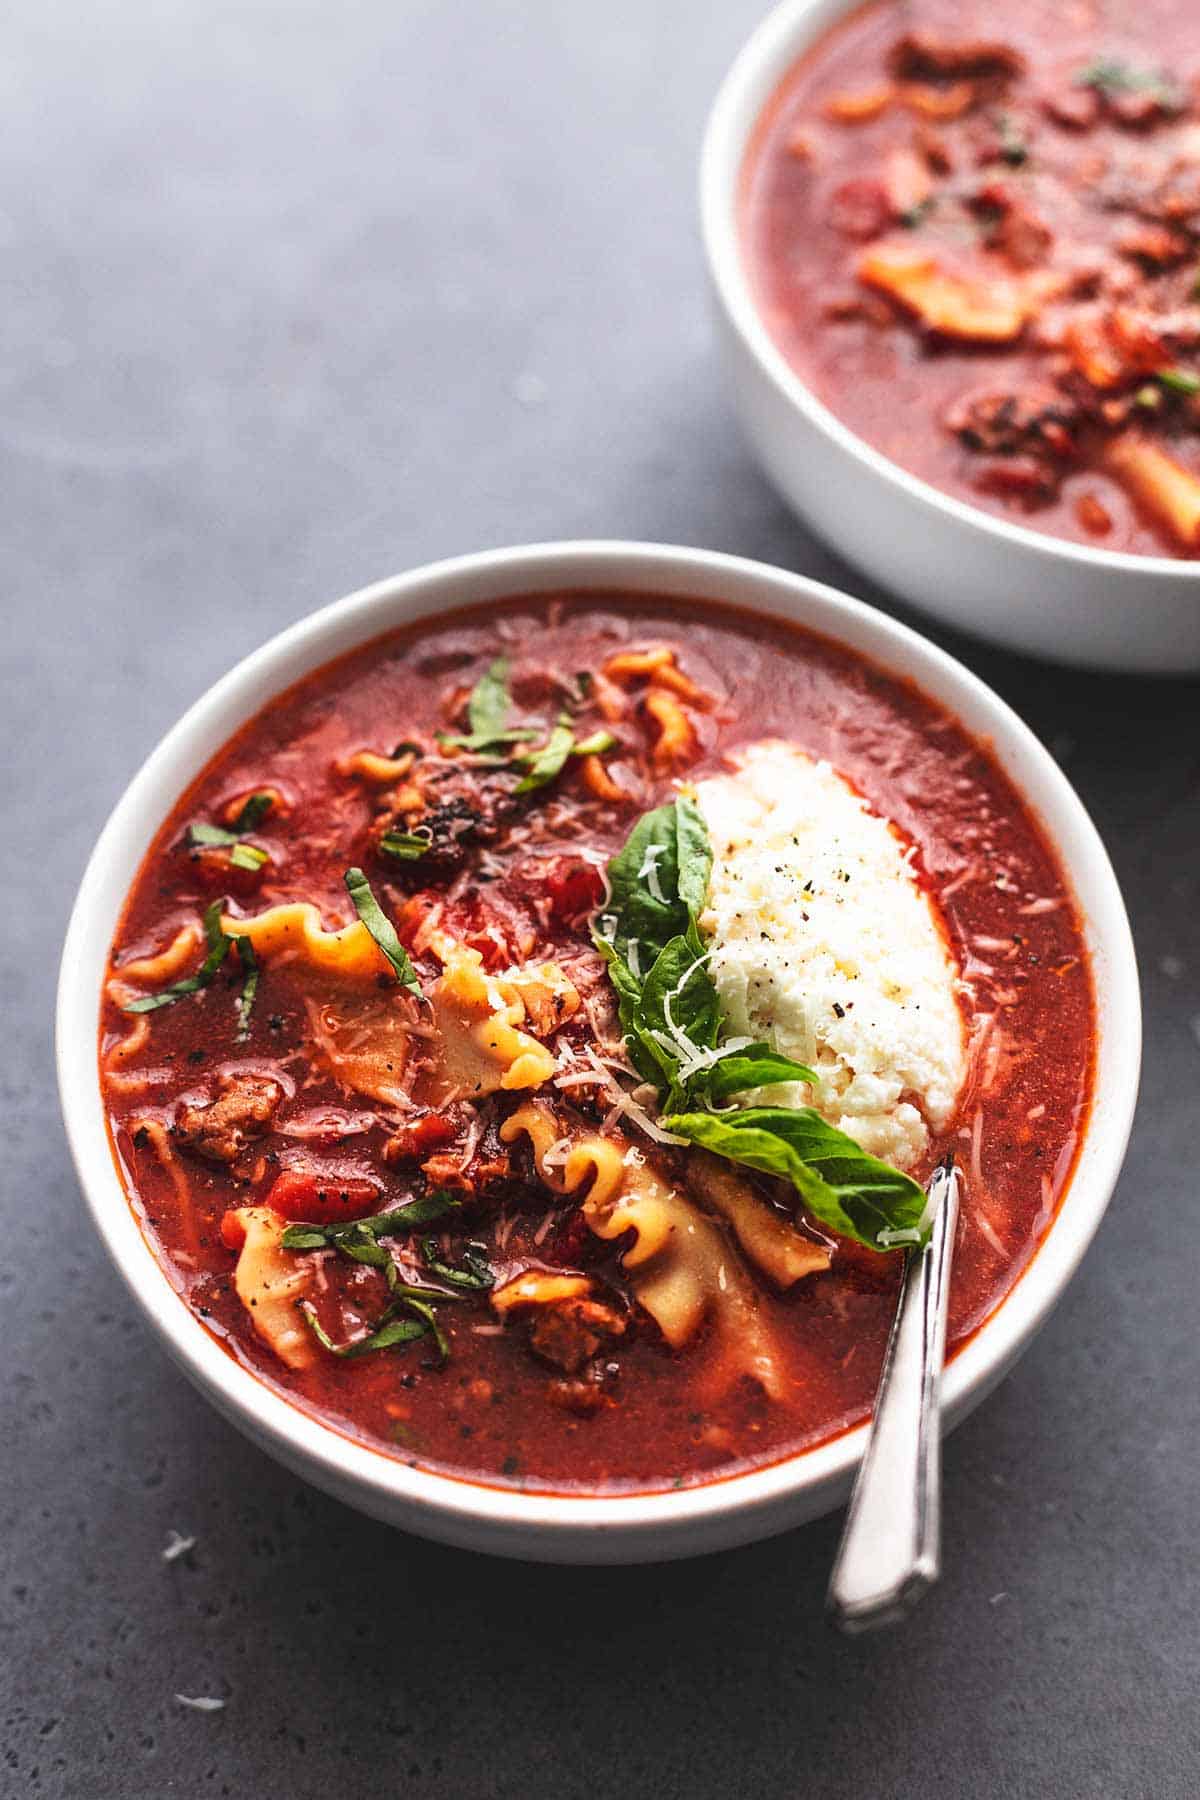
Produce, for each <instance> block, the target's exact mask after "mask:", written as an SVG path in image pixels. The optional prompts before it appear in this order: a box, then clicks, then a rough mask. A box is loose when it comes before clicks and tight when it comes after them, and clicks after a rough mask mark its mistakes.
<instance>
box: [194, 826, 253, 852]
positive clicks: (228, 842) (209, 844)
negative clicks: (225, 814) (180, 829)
mask: <svg viewBox="0 0 1200 1800" xmlns="http://www.w3.org/2000/svg"><path fill="white" fill-rule="evenodd" d="M187 837H188V843H189V844H191V845H193V846H194V847H195V848H196V849H201V850H231V849H232V848H233V846H234V845H235V844H240V843H241V839H240V838H239V837H238V834H237V832H236V831H227V830H226V828H225V826H224V825H206V824H204V823H203V822H201V823H200V824H198V825H189V826H188V831H187Z"/></svg>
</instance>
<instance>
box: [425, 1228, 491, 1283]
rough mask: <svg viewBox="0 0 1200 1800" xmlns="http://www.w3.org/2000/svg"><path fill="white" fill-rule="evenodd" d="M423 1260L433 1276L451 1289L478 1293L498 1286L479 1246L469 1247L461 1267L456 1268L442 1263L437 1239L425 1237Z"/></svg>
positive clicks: (472, 1245) (464, 1252)
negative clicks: (467, 1289)
mask: <svg viewBox="0 0 1200 1800" xmlns="http://www.w3.org/2000/svg"><path fill="white" fill-rule="evenodd" d="M421 1259H422V1261H423V1262H424V1264H425V1267H426V1268H427V1269H428V1270H429V1272H430V1274H431V1275H436V1276H437V1278H438V1280H439V1281H444V1282H447V1283H448V1284H449V1286H450V1287H456V1288H470V1289H473V1290H475V1291H477V1292H478V1291H481V1290H485V1289H487V1288H492V1287H495V1285H496V1277H495V1275H494V1274H493V1272H492V1268H491V1265H490V1264H489V1262H488V1260H487V1257H486V1256H485V1255H484V1253H483V1250H482V1248H481V1246H480V1245H478V1244H468V1245H467V1248H466V1249H465V1250H464V1251H463V1258H462V1263H461V1265H460V1266H459V1267H458V1268H455V1267H454V1265H453V1264H452V1263H448V1262H443V1261H442V1259H441V1256H440V1254H439V1252H438V1246H437V1239H436V1238H431V1237H425V1238H422V1239H421Z"/></svg>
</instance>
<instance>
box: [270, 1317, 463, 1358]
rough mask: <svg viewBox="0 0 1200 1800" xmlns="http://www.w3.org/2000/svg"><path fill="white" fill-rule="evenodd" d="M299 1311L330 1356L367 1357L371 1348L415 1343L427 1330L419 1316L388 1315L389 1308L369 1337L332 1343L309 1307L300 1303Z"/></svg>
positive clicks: (376, 1348)
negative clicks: (381, 1321)
mask: <svg viewBox="0 0 1200 1800" xmlns="http://www.w3.org/2000/svg"><path fill="white" fill-rule="evenodd" d="M300 1311H301V1313H302V1314H303V1316H304V1318H305V1320H306V1321H307V1323H308V1327H309V1330H310V1331H311V1332H312V1334H313V1336H314V1337H315V1338H316V1340H317V1342H318V1343H319V1344H321V1345H323V1346H324V1348H325V1349H326V1350H328V1351H330V1352H331V1353H332V1354H333V1355H334V1356H341V1357H345V1358H347V1359H349V1358H350V1357H354V1356H368V1355H370V1353H371V1352H372V1351H374V1350H394V1349H396V1348H397V1347H398V1346H399V1345H401V1344H412V1343H415V1341H416V1340H417V1338H422V1337H424V1336H425V1333H426V1331H427V1330H428V1329H429V1328H428V1326H427V1324H426V1323H425V1322H424V1321H423V1320H420V1319H413V1318H408V1319H404V1318H394V1317H389V1316H388V1314H390V1313H391V1312H392V1309H391V1308H390V1307H389V1308H388V1314H385V1315H384V1323H382V1324H380V1325H378V1326H376V1328H375V1330H374V1331H372V1332H371V1334H370V1336H369V1337H365V1338H358V1339H356V1340H355V1341H354V1342H353V1343H350V1344H335V1343H334V1341H333V1339H332V1338H331V1337H330V1335H329V1333H328V1332H327V1331H326V1330H325V1328H324V1326H323V1325H322V1324H321V1321H320V1320H319V1319H318V1318H317V1315H316V1313H315V1312H314V1311H313V1309H312V1307H311V1306H302V1307H301V1308H300ZM444 1360H445V1359H444V1358H443V1361H444Z"/></svg>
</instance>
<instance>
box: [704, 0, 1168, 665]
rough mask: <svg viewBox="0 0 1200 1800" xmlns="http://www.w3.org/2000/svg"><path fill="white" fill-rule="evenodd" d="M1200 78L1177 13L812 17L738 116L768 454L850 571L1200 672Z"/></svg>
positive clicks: (762, 58) (768, 67)
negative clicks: (853, 566) (1199, 586)
mask: <svg viewBox="0 0 1200 1800" xmlns="http://www.w3.org/2000/svg"><path fill="white" fill-rule="evenodd" d="M1164 43H1169V44H1170V45H1171V55H1170V68H1169V69H1166V68H1164V66H1163V59H1162V53H1161V48H1160V46H1161V45H1162V44H1164ZM1197 80H1200V27H1197V26H1196V24H1195V21H1194V20H1193V19H1192V17H1191V15H1190V14H1188V13H1187V12H1186V9H1183V8H1181V7H1180V6H1179V5H1178V4H1176V0H1149V4H1147V5H1144V6H1138V7H1134V6H1133V5H1130V4H1126V3H1125V0H1107V3H1106V4H1101V3H1099V0H1096V3H1093V0H1079V4H1077V5H1073V6H1068V7H1065V8H1061V9H1050V8H1047V7H1045V6H1044V5H1042V4H1040V0H1016V3H1015V4H1014V5H1012V6H1010V7H1009V8H1007V9H1006V10H1005V12H1004V14H1003V17H1002V18H1001V17H1000V16H999V15H996V14H995V13H994V11H989V9H987V8H984V7H982V6H971V5H968V6H966V7H964V6H961V5H953V6H952V5H950V4H949V0H871V3H870V4H868V5H865V6H860V7H856V8H850V7H847V6H845V5H838V4H828V3H826V4H822V3H821V0H792V3H791V4H788V5H785V6H783V7H781V8H780V9H779V10H778V11H777V12H776V13H774V14H772V15H771V17H770V18H769V19H768V20H767V22H766V23H765V24H764V26H763V27H762V28H761V29H760V31H759V32H758V33H757V34H756V36H755V38H754V39H752V40H751V43H750V44H749V45H748V46H747V47H746V50H745V51H744V52H743V54H742V56H741V57H740V58H739V60H738V62H737V64H736V65H735V67H734V69H733V70H732V71H731V73H730V76H729V78H728V80H727V82H726V84H725V87H724V88H723V89H722V93H721V95H720V97H719V98H718V101H717V104H716V106H715V107H714V111H713V116H712V120H711V122H710V127H709V135H708V140H707V143H706V148H705V163H704V175H703V181H702V196H703V208H704V217H705V234H706V242H707V245H708V250H709V257H710V263H711V265H712V272H713V275H714V279H715V282H716V286H717V291H718V295H719V298H720V301H721V317H722V322H723V323H724V324H725V325H726V326H727V328H728V337H727V342H726V348H727V352H728V353H729V355H730V358H731V362H732V366H733V372H734V377H735V395H736V397H737V399H738V401H739V404H740V406H741V410H742V413H743V417H744V420H745V422H746V425H747V428H748V430H749V433H750V435H751V438H752V441H754V442H755V444H756V447H758V448H759V450H760V452H761V453H762V454H763V456H764V460H765V461H766V463H767V466H768V469H769V471H770V472H771V473H772V475H773V476H774V477H775V478H776V480H778V481H779V482H780V485H781V486H782V487H783V488H784V490H785V492H786V493H788V495H789V497H791V498H792V499H794V500H795V501H796V503H797V504H798V505H799V506H800V507H801V510H803V511H804V512H805V513H806V514H807V515H808V516H809V517H811V518H812V519H813V521H814V523H816V524H817V525H818V526H819V527H820V528H822V529H823V530H826V531H827V532H829V533H830V534H831V535H833V536H834V537H835V539H836V541H837V542H838V545H839V547H840V548H842V549H843V550H844V551H845V552H846V554H848V555H850V556H852V557H854V558H855V559H856V560H858V561H860V562H863V563H864V564H865V565H866V566H867V567H869V568H870V569H871V571H872V573H873V574H875V575H877V577H878V578H879V579H881V580H884V581H885V582H887V583H888V584H889V585H892V586H897V587H899V588H901V590H902V591H904V592H905V593H906V594H908V596H909V597H910V598H912V599H914V600H915V601H917V603H918V604H923V605H926V606H929V607H931V608H932V609H933V610H935V611H938V612H941V613H943V614H944V615H945V616H947V617H952V618H955V619H956V620H957V621H959V622H961V623H964V624H967V625H969V626H974V627H975V628H976V629H979V630H982V631H985V632H986V633H987V634H988V635H991V636H995V637H998V638H1000V639H1001V640H1002V641H1007V642H1011V643H1013V644H1015V645H1016V646H1017V647H1020V648H1027V649H1032V650H1034V651H1037V652H1039V653H1045V654H1050V655H1057V656H1062V657H1063V658H1065V659H1067V660H1072V661H1081V662H1091V663H1094V664H1096V665H1099V666H1119V667H1142V668H1147V669H1160V670H1163V669H1172V668H1187V667H1191V666H1194V664H1195V662H1196V659H1197V657H1198V656H1200V607H1198V605H1197V599H1196V594H1197V590H1196V585H1195V568H1194V559H1195V557H1196V554H1197V550H1198V548H1200V301H1198V299H1197V275H1198V272H1200V103H1198V90H1197V87H1196V82H1197ZM797 414H799V415H801V417H799V418H798V417H797ZM814 428H815V429H819V430H820V431H821V432H822V434H823V436H824V437H825V439H826V442H825V444H824V445H823V446H822V447H823V449H824V450H825V452H826V454H825V455H824V457H823V459H822V461H821V463H820V465H819V466H818V465H817V464H816V463H815V461H814V460H813V459H814V456H815V451H816V446H815V444H814V443H813V441H812V439H813V434H814ZM831 446H832V447H833V448H834V449H835V450H838V451H844V452H847V453H848V455H847V457H843V456H841V455H836V454H835V455H834V456H833V457H832V458H831V457H830V455H829V453H828V452H829V449H830V447H831ZM810 465H811V466H810ZM868 475H870V476H871V477H872V479H870V480H868V479H867V477H868ZM972 520H973V521H974V524H973V529H970V528H969V527H968V521H972ZM918 534H919V535H918Z"/></svg>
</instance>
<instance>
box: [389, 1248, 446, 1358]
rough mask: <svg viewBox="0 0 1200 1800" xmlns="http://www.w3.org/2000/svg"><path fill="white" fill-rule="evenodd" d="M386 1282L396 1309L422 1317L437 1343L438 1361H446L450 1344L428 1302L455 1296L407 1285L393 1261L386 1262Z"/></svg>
mask: <svg viewBox="0 0 1200 1800" xmlns="http://www.w3.org/2000/svg"><path fill="white" fill-rule="evenodd" d="M387 1284H388V1287H389V1288H390V1289H391V1291H392V1293H393V1294H394V1295H395V1297H396V1298H395V1302H394V1304H395V1307H396V1310H397V1311H400V1310H403V1311H405V1312H410V1313H415V1314H416V1316H417V1318H418V1319H422V1320H423V1321H424V1323H425V1327H426V1329H427V1330H428V1332H429V1335H430V1337H432V1339H433V1341H434V1343H435V1344H436V1345H437V1353H438V1361H439V1362H442V1363H445V1362H448V1361H449V1359H450V1345H449V1343H448V1342H447V1340H446V1335H445V1333H444V1332H443V1330H442V1328H441V1326H440V1325H439V1324H438V1317H437V1314H436V1313H435V1312H434V1310H433V1307H432V1306H431V1305H430V1304H429V1302H430V1301H431V1300H434V1299H438V1300H450V1299H453V1298H455V1296H454V1295H452V1294H436V1293H435V1292H434V1291H433V1290H430V1289H425V1288H415V1287H409V1286H408V1284H407V1283H406V1282H403V1281H401V1279H400V1275H399V1272H398V1270H397V1268H396V1265H395V1263H389V1264H388V1268H387Z"/></svg>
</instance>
